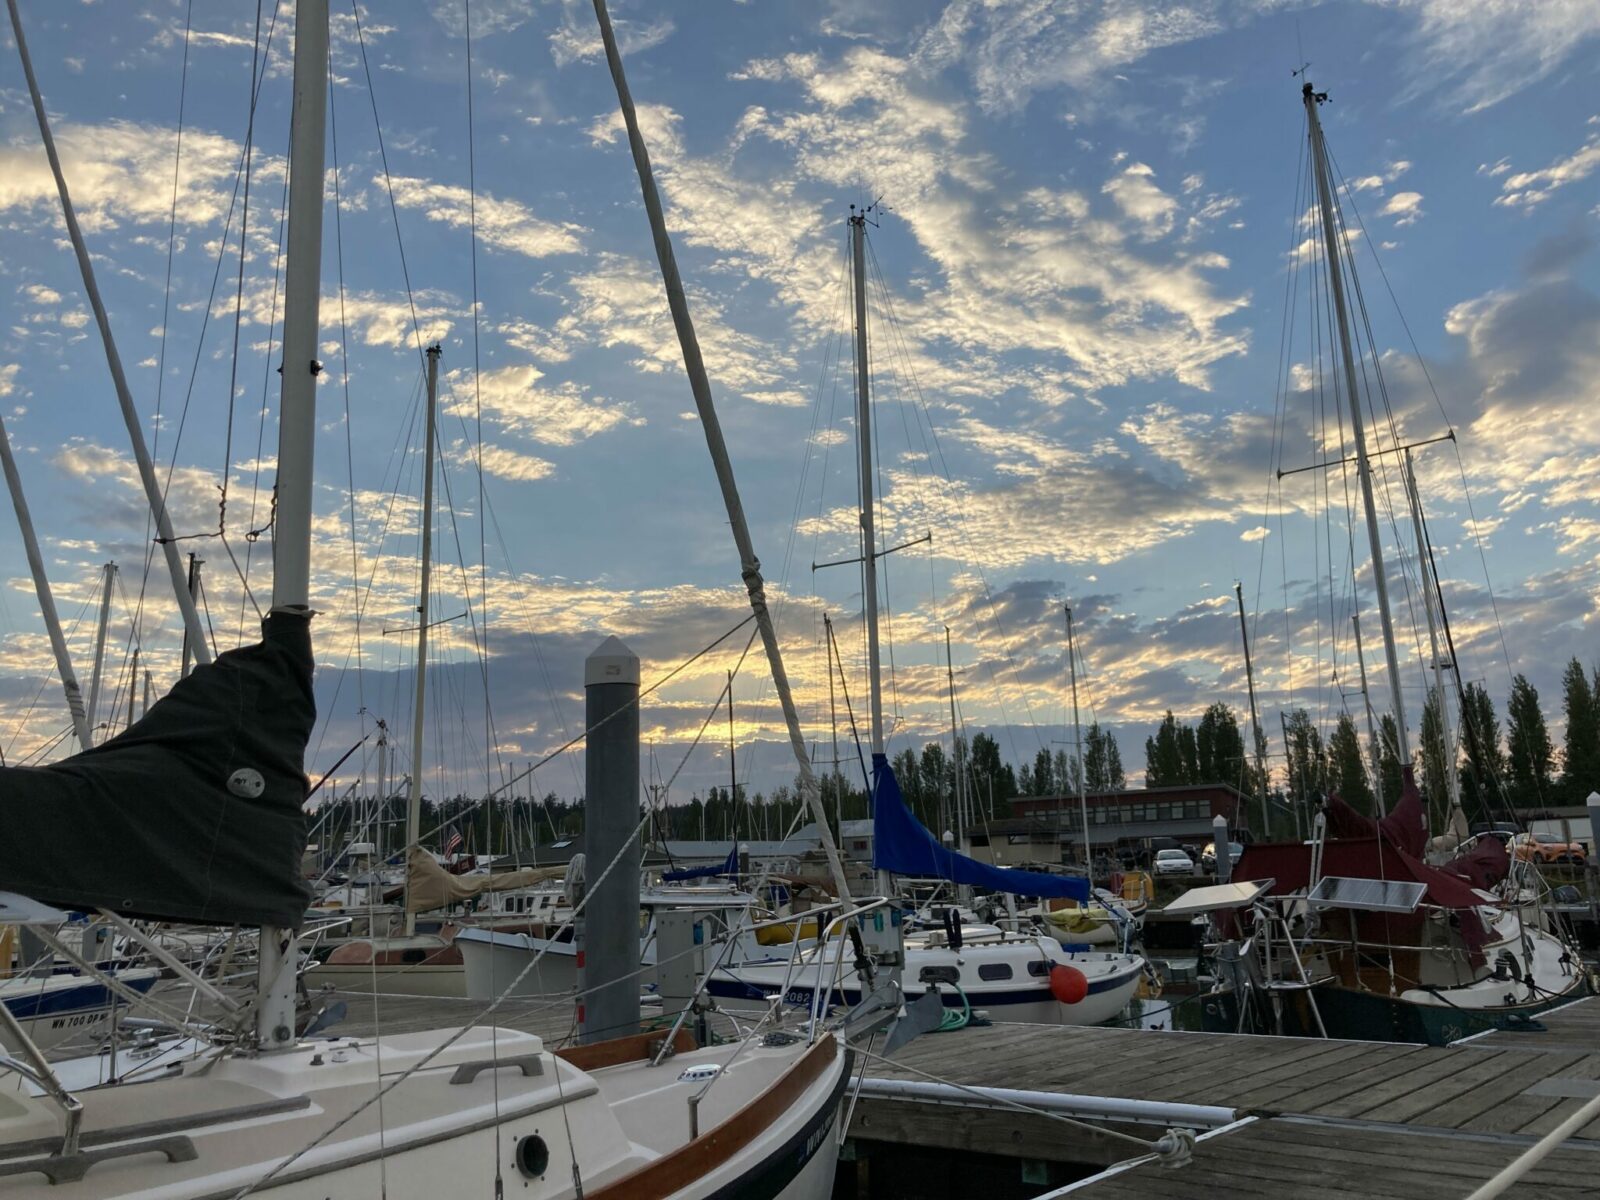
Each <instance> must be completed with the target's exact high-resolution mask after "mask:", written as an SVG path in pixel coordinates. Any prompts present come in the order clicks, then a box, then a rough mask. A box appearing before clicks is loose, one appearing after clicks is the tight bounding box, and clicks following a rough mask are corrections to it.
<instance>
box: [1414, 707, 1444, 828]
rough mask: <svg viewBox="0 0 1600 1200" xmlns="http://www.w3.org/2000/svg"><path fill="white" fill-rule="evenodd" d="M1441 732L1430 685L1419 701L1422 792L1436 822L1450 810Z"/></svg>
mask: <svg viewBox="0 0 1600 1200" xmlns="http://www.w3.org/2000/svg"><path fill="white" fill-rule="evenodd" d="M1444 732H1445V731H1444V718H1443V714H1442V713H1441V711H1440V705H1439V692H1438V689H1437V688H1429V689H1428V698H1427V700H1426V701H1425V702H1424V703H1423V705H1422V750H1421V758H1422V796H1423V799H1424V800H1426V801H1427V802H1428V806H1429V811H1430V812H1432V813H1433V814H1434V816H1435V819H1434V824H1435V825H1439V824H1440V820H1439V818H1440V817H1442V816H1443V814H1445V813H1447V812H1449V810H1450V777H1449V772H1448V771H1447V770H1446V763H1445V761H1444V760H1445V748H1444V746H1445V736H1444Z"/></svg>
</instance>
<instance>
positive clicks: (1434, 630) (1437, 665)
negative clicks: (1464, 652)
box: [1406, 449, 1461, 815]
mask: <svg viewBox="0 0 1600 1200" xmlns="http://www.w3.org/2000/svg"><path fill="white" fill-rule="evenodd" d="M1406 499H1407V501H1408V502H1409V503H1410V506H1411V527H1412V529H1414V530H1415V531H1416V537H1417V566H1419V567H1420V568H1422V604H1423V608H1424V609H1425V610H1426V612H1427V614H1428V648H1429V650H1431V651H1432V653H1433V692H1434V695H1436V696H1437V697H1438V698H1439V735H1440V737H1441V738H1442V739H1443V741H1444V776H1445V785H1446V787H1445V790H1446V792H1447V793H1448V794H1449V798H1450V811H1451V813H1452V815H1453V814H1454V813H1456V812H1457V811H1459V810H1460V808H1461V780H1460V778H1459V777H1458V775H1457V772H1456V737H1455V726H1454V725H1453V724H1452V723H1451V720H1450V700H1449V697H1448V696H1447V695H1446V694H1445V690H1444V664H1443V663H1442V662H1441V661H1440V655H1439V622H1438V618H1437V617H1436V616H1435V615H1434V604H1435V602H1436V601H1437V600H1438V598H1439V593H1438V590H1437V586H1436V583H1435V581H1434V579H1433V577H1432V570H1431V568H1430V567H1429V564H1428V539H1427V535H1426V534H1425V533H1424V532H1423V529H1422V495H1421V493H1420V492H1418V491H1417V467H1416V464H1415V463H1414V462H1413V461H1412V459H1411V451H1410V450H1409V449H1407V450H1406ZM1453 665H1454V664H1452V666H1453Z"/></svg>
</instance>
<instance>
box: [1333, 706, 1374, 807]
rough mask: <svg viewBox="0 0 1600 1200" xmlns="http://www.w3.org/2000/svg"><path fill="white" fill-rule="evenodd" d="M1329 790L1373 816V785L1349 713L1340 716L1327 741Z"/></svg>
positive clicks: (1359, 739)
mask: <svg viewBox="0 0 1600 1200" xmlns="http://www.w3.org/2000/svg"><path fill="white" fill-rule="evenodd" d="M1328 788H1329V790H1330V791H1332V792H1334V793H1335V794H1336V795H1338V796H1339V798H1340V799H1342V800H1343V801H1344V802H1345V803H1346V804H1348V805H1350V807H1351V808H1353V809H1355V810H1356V811H1357V812H1360V813H1366V814H1367V815H1368V816H1372V815H1373V814H1374V808H1373V803H1372V785H1371V784H1370V783H1368V782H1367V765H1366V761H1365V759H1364V757H1363V755H1362V753H1361V735H1360V734H1358V733H1357V732H1356V723H1355V722H1354V721H1352V720H1351V719H1350V714H1349V713H1341V714H1340V715H1339V723H1338V724H1337V725H1335V726H1334V727H1333V736H1332V737H1330V738H1329V739H1328Z"/></svg>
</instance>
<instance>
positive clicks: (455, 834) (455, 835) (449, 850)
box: [444, 829, 461, 858]
mask: <svg viewBox="0 0 1600 1200" xmlns="http://www.w3.org/2000/svg"><path fill="white" fill-rule="evenodd" d="M459 849H461V830H459V829H452V830H451V831H450V837H449V839H448V840H446V842H445V844H444V856H445V857H446V858H449V857H450V856H451V855H452V854H454V853H455V852H456V851H457V850H459Z"/></svg>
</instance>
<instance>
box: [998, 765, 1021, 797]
mask: <svg viewBox="0 0 1600 1200" xmlns="http://www.w3.org/2000/svg"><path fill="white" fill-rule="evenodd" d="M1021 794H1022V793H1021V791H1020V790H1018V788H1017V776H1016V772H1014V771H1013V770H1012V769H1011V764H1010V763H1001V764H1000V773H999V774H998V775H996V776H995V777H994V802H995V803H996V804H1004V803H1006V802H1007V801H1009V800H1010V799H1012V797H1014V796H1020V795H1021Z"/></svg>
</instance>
